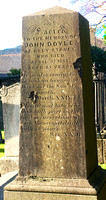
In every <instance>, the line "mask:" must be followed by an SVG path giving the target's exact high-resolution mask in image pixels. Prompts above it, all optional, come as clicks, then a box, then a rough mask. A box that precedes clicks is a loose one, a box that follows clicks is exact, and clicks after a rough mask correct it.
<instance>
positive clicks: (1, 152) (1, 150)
mask: <svg viewBox="0 0 106 200" xmlns="http://www.w3.org/2000/svg"><path fill="white" fill-rule="evenodd" d="M4 145H5V144H0V158H1V157H2V156H4V154H5V153H4Z"/></svg>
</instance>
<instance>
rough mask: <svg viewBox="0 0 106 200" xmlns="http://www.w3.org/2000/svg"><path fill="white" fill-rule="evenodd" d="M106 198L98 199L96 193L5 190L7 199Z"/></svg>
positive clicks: (77, 199)
mask: <svg viewBox="0 0 106 200" xmlns="http://www.w3.org/2000/svg"><path fill="white" fill-rule="evenodd" d="M7 199H11V200H18V199H21V200H32V199H33V200H36V199H37V200H46V199H48V200H104V199H97V197H96V196H94V195H89V196H87V195H73V194H51V193H34V192H30V193H28V192H15V191H14V192H9V191H6V192H5V200H7Z"/></svg>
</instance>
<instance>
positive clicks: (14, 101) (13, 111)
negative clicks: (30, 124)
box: [0, 83, 20, 174]
mask: <svg viewBox="0 0 106 200" xmlns="http://www.w3.org/2000/svg"><path fill="white" fill-rule="evenodd" d="M0 93H1V94H0V95H1V96H2V104H3V121H4V132H5V156H4V157H2V158H0V172H1V174H5V173H7V172H11V171H14V170H18V161H19V118H20V115H19V111H20V84H19V83H16V84H13V85H10V86H8V87H5V86H3V88H2V89H1V92H0Z"/></svg>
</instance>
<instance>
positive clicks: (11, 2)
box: [0, 0, 100, 49]
mask: <svg viewBox="0 0 106 200" xmlns="http://www.w3.org/2000/svg"><path fill="white" fill-rule="evenodd" d="M82 1H83V0H79V1H78V2H77V3H76V5H74V6H73V5H71V4H70V0H0V49H6V48H12V47H15V46H18V45H20V44H21V43H22V16H25V15H28V14H32V13H35V12H37V11H40V10H44V9H47V8H50V7H53V6H56V5H59V6H62V7H64V8H68V9H71V10H76V11H79V7H80V5H81V2H82ZM98 1H100V0H98ZM91 18H92V16H91Z"/></svg>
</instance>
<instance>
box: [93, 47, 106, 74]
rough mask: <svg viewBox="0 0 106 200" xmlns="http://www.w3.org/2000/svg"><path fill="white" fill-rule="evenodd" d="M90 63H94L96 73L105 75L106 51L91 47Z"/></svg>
mask: <svg viewBox="0 0 106 200" xmlns="http://www.w3.org/2000/svg"><path fill="white" fill-rule="evenodd" d="M91 57H92V63H95V65H96V67H97V71H98V72H105V73H106V51H104V50H103V49H100V48H98V47H96V46H91Z"/></svg>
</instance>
